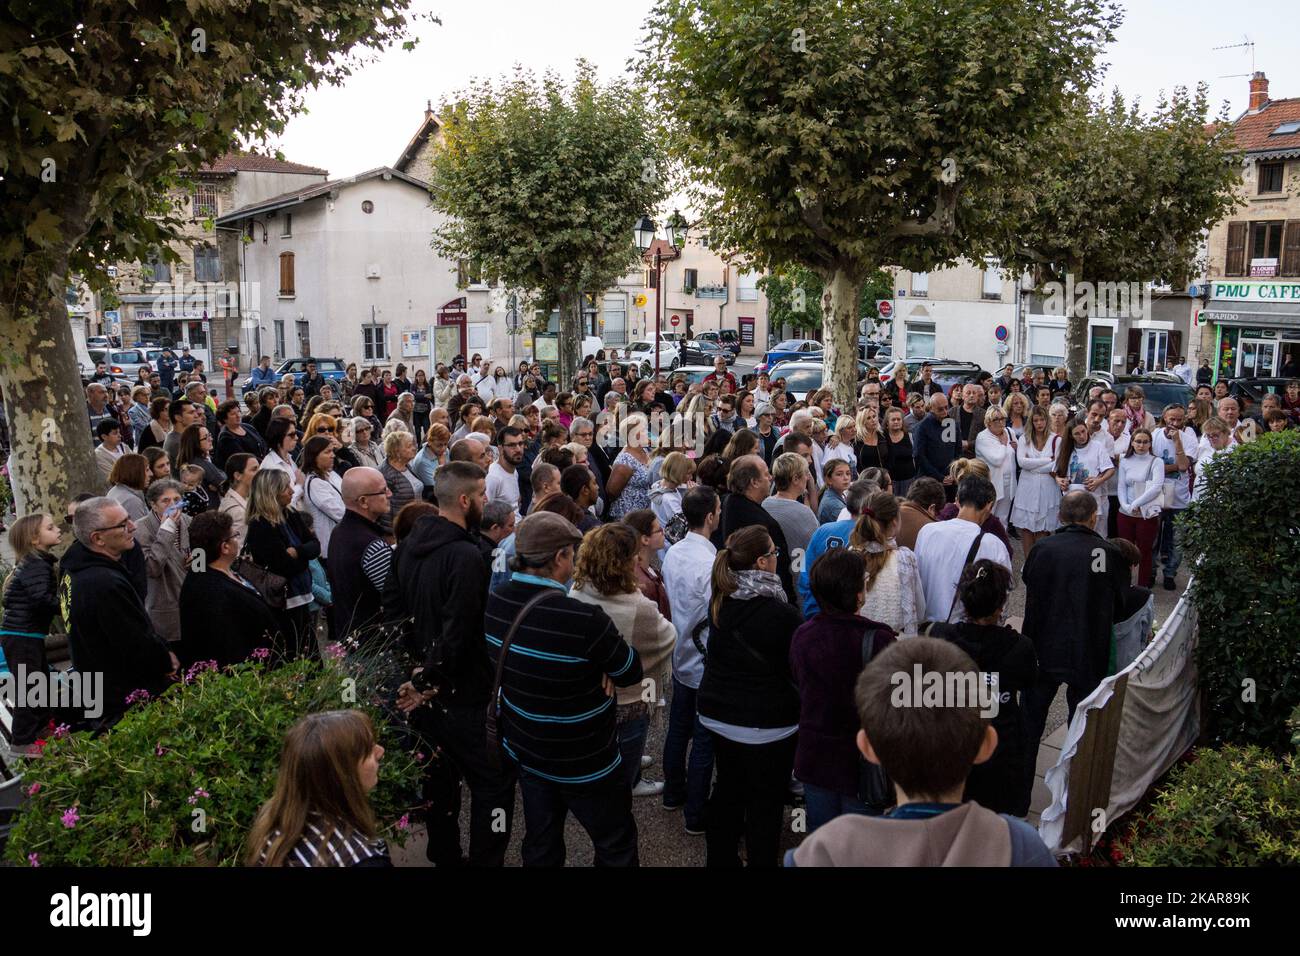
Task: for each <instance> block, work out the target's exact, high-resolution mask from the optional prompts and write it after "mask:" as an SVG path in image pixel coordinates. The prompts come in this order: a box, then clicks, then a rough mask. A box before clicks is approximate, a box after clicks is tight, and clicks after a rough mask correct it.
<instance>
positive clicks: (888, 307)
mask: <svg viewBox="0 0 1300 956" xmlns="http://www.w3.org/2000/svg"><path fill="white" fill-rule="evenodd" d="M876 312H877V314H878V315H879V316H880V317H881V318H882V319H892V318H893V317H894V303H893V302H891V301H890V300H889V299H877V300H876Z"/></svg>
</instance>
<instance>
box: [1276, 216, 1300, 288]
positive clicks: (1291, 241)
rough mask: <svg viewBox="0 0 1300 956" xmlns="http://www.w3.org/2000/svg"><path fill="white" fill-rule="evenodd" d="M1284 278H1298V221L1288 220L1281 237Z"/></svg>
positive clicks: (1299, 266)
mask: <svg viewBox="0 0 1300 956" xmlns="http://www.w3.org/2000/svg"><path fill="white" fill-rule="evenodd" d="M1278 274H1279V275H1284V276H1300V219H1288V220H1287V222H1286V232H1285V233H1284V234H1283V236H1282V268H1281V271H1280V272H1279V273H1278Z"/></svg>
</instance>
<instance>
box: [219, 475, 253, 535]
mask: <svg viewBox="0 0 1300 956" xmlns="http://www.w3.org/2000/svg"><path fill="white" fill-rule="evenodd" d="M258 467H259V465H258V462H257V458H256V457H255V456H253V455H250V454H249V453H248V452H243V451H241V452H236V453H235V454H233V455H231V456H230V457H229V458H227V459H226V493H225V495H224V496H222V498H221V507H220V510H221V511H223V512H225V513H226V514H228V515H230V520H231V522H232V525H231V529H230V533H231V534H233V535H234V536H235V540H236V541H237V542H238V543H239V547H240V550H243V547H244V535H245V534H247V533H248V496H249V495H250V494H251V493H252V488H253V478H254V476H255V475H256V474H257V469H258Z"/></svg>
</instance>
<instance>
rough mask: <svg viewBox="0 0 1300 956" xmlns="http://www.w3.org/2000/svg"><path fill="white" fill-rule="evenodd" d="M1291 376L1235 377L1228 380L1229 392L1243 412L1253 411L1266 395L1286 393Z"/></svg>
mask: <svg viewBox="0 0 1300 956" xmlns="http://www.w3.org/2000/svg"><path fill="white" fill-rule="evenodd" d="M1290 381H1292V380H1291V379H1289V378H1233V379H1229V380H1228V394H1229V395H1230V396H1231V397H1232V398H1235V399H1236V400H1237V404H1238V405H1240V406H1241V414H1243V415H1245V414H1247V413H1253V411H1254V410H1255V409H1257V408H1259V405H1260V403H1261V402H1263V401H1264V396H1265V395H1269V394H1272V395H1285V394H1286V386H1287V383H1288V382H1290Z"/></svg>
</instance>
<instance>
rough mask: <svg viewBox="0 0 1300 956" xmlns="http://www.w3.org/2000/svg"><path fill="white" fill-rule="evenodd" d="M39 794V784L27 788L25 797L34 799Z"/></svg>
mask: <svg viewBox="0 0 1300 956" xmlns="http://www.w3.org/2000/svg"><path fill="white" fill-rule="evenodd" d="M40 792H41V785H40V784H39V783H34V784H32V785H31V786H30V787H28V788H27V796H29V797H34V796H36V795H37V794H38V793H40Z"/></svg>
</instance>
